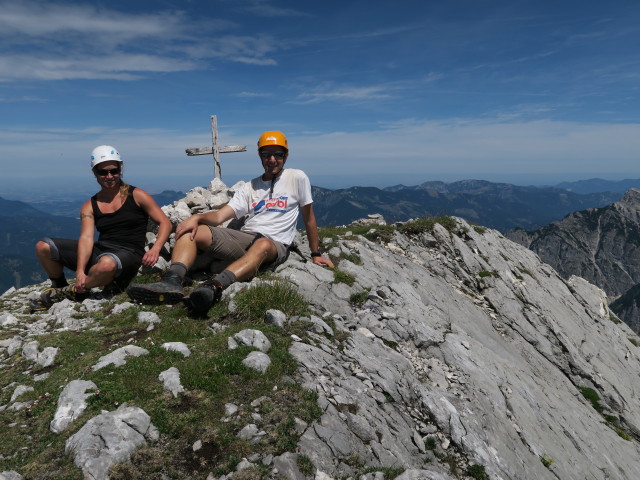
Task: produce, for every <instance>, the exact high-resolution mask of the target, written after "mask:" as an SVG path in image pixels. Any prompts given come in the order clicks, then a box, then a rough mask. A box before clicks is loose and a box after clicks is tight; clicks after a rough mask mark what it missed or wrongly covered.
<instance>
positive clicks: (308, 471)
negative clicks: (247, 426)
mask: <svg viewBox="0 0 640 480" xmlns="http://www.w3.org/2000/svg"><path fill="white" fill-rule="evenodd" d="M297 464H298V468H299V469H300V472H301V473H302V474H303V475H304V476H305V477H310V476H311V475H313V472H314V471H315V466H314V465H313V462H312V461H311V459H310V458H309V457H307V456H306V455H298V458H297ZM234 477H235V475H234Z"/></svg>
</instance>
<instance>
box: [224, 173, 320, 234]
mask: <svg viewBox="0 0 640 480" xmlns="http://www.w3.org/2000/svg"><path fill="white" fill-rule="evenodd" d="M312 202H313V199H312V198H311V183H310V182H309V177H307V175H306V174H305V173H304V172H303V171H302V170H297V169H295V168H286V169H285V170H283V172H282V175H280V176H279V177H277V178H276V180H275V182H274V184H273V193H271V180H267V181H266V182H265V181H264V180H262V177H261V176H260V177H257V178H254V179H253V180H251V181H250V182H248V183H245V184H244V185H243V186H242V187H241V188H240V189H239V190H238V191H237V192H236V193H235V194H234V195H233V198H232V199H231V201H230V202H229V206H230V207H231V208H232V209H233V211H234V212H235V214H236V218H241V217H243V216H244V215H246V214H248V217H247V219H246V221H245V222H244V225H243V226H242V228H241V230H242V231H243V232H252V233H260V234H262V235H264V236H265V237H267V238H269V239H271V240H275V241H277V242H281V243H284V244H285V245H290V244H291V242H292V241H293V237H294V236H295V233H296V223H297V221H298V211H299V207H304V206H305V205H309V204H310V203H312Z"/></svg>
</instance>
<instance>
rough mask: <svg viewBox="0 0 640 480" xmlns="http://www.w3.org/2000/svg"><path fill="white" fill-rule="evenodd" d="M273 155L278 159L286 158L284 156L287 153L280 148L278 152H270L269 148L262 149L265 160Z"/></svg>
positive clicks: (261, 152)
mask: <svg viewBox="0 0 640 480" xmlns="http://www.w3.org/2000/svg"><path fill="white" fill-rule="evenodd" d="M271 155H273V156H274V157H276V159H277V160H282V159H283V158H284V156H285V155H286V153H285V152H282V151H280V150H278V151H277V152H270V151H269V150H261V151H260V156H261V157H262V158H264V159H265V160H266V159H267V158H271Z"/></svg>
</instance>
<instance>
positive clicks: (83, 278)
mask: <svg viewBox="0 0 640 480" xmlns="http://www.w3.org/2000/svg"><path fill="white" fill-rule="evenodd" d="M86 283H87V274H86V273H84V271H77V272H76V283H75V287H76V290H77V291H78V293H84V292H86V291H87V288H86V287H85V284H86Z"/></svg>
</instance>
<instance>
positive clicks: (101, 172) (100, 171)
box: [96, 168, 120, 177]
mask: <svg viewBox="0 0 640 480" xmlns="http://www.w3.org/2000/svg"><path fill="white" fill-rule="evenodd" d="M96 173H97V174H98V175H100V176H101V177H106V176H107V175H109V174H111V175H112V176H114V177H115V176H116V175H120V168H96Z"/></svg>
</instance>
